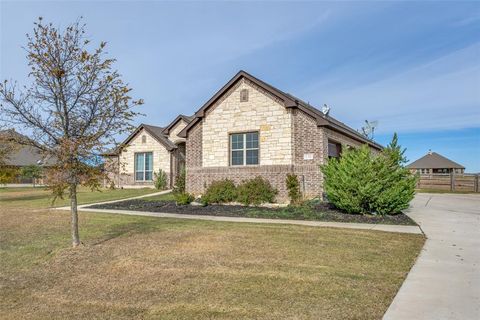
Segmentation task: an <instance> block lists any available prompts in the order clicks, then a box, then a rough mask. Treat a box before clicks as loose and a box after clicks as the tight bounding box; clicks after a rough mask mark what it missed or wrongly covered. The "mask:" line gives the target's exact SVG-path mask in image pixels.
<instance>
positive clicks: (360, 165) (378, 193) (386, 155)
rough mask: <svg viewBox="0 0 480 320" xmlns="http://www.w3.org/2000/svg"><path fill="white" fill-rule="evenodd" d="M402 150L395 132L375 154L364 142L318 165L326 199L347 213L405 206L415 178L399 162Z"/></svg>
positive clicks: (391, 211)
mask: <svg viewBox="0 0 480 320" xmlns="http://www.w3.org/2000/svg"><path fill="white" fill-rule="evenodd" d="M404 152H405V150H402V149H401V147H400V146H399V145H398V138H397V135H396V134H395V135H394V137H393V139H392V142H391V143H390V144H389V145H388V146H387V147H386V148H385V149H384V150H383V151H382V152H381V153H380V154H379V155H373V154H372V153H371V152H370V149H369V147H368V146H366V145H364V146H362V147H361V148H359V149H346V150H345V151H344V152H343V153H342V157H341V158H340V159H330V160H329V161H328V163H327V164H326V165H323V166H322V167H321V170H322V172H323V174H324V177H325V179H324V187H325V192H326V193H327V197H328V200H329V201H330V202H331V203H332V204H334V205H335V206H336V207H337V208H340V209H342V210H345V211H347V212H348V213H360V214H364V213H374V214H395V213H398V212H400V211H401V210H404V209H406V208H408V205H409V203H410V201H411V200H412V199H413V197H414V194H415V184H416V178H415V176H413V175H411V174H410V172H409V170H408V169H406V168H405V167H404V166H403V164H404V163H405V162H406V159H405V157H404Z"/></svg>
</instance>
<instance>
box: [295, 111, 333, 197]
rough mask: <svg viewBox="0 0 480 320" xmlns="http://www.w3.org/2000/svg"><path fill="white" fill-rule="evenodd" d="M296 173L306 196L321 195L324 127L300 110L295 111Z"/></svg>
mask: <svg viewBox="0 0 480 320" xmlns="http://www.w3.org/2000/svg"><path fill="white" fill-rule="evenodd" d="M293 128H294V129H293V136H292V140H293V142H292V144H293V152H294V155H293V159H294V173H295V174H296V175H297V176H298V180H299V182H300V189H301V190H302V193H303V195H304V197H305V198H315V197H319V196H321V194H322V192H323V187H322V185H323V177H322V173H321V172H320V165H321V164H322V163H323V161H324V154H323V149H324V145H325V141H324V134H323V129H322V128H319V127H318V126H317V123H316V120H315V119H313V118H312V117H311V116H309V115H307V114H305V113H304V112H302V111H300V110H295V112H294V113H293Z"/></svg>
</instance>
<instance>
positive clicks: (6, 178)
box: [0, 166, 19, 184]
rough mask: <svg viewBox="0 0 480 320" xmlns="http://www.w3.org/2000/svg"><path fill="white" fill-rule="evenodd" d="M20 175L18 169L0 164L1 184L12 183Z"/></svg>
mask: <svg viewBox="0 0 480 320" xmlns="http://www.w3.org/2000/svg"><path fill="white" fill-rule="evenodd" d="M18 175H19V171H18V169H16V168H9V167H3V166H0V184H7V183H12V182H14V181H15V179H16V178H17V176H18Z"/></svg>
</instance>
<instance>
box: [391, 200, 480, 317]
mask: <svg viewBox="0 0 480 320" xmlns="http://www.w3.org/2000/svg"><path fill="white" fill-rule="evenodd" d="M407 214H408V215H409V216H410V217H411V218H412V219H414V220H415V221H416V222H417V223H418V224H420V226H421V228H422V230H423V231H424V232H425V234H426V236H427V238H428V239H427V241H426V243H425V246H424V248H423V250H422V253H421V254H420V256H419V258H418V260H417V262H416V263H415V265H414V267H413V268H412V270H411V271H410V273H409V274H408V276H407V279H406V280H405V282H404V283H403V285H402V287H401V288H400V290H399V292H398V294H397V296H396V297H395V299H394V300H393V302H392V304H391V306H390V308H389V309H388V310H387V312H386V313H385V316H384V319H385V320H404V319H412V320H415V319H431V320H444V319H452V320H453V319H455V320H457V319H458V320H477V319H480V195H473V194H472V195H462V194H418V195H417V196H416V197H415V199H414V201H413V202H412V207H411V209H410V210H409V212H408V213H407Z"/></svg>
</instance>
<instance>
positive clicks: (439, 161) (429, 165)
mask: <svg viewBox="0 0 480 320" xmlns="http://www.w3.org/2000/svg"><path fill="white" fill-rule="evenodd" d="M407 168H409V169H410V171H412V172H416V173H420V174H434V173H436V174H440V173H464V171H465V167H464V166H462V165H461V164H458V163H456V162H454V161H452V160H450V159H447V158H445V157H444V156H442V155H440V154H438V153H436V152H432V151H428V153H427V154H426V155H424V156H423V157H421V158H420V159H418V160H416V161H414V162H412V163H410V164H409V165H407Z"/></svg>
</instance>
